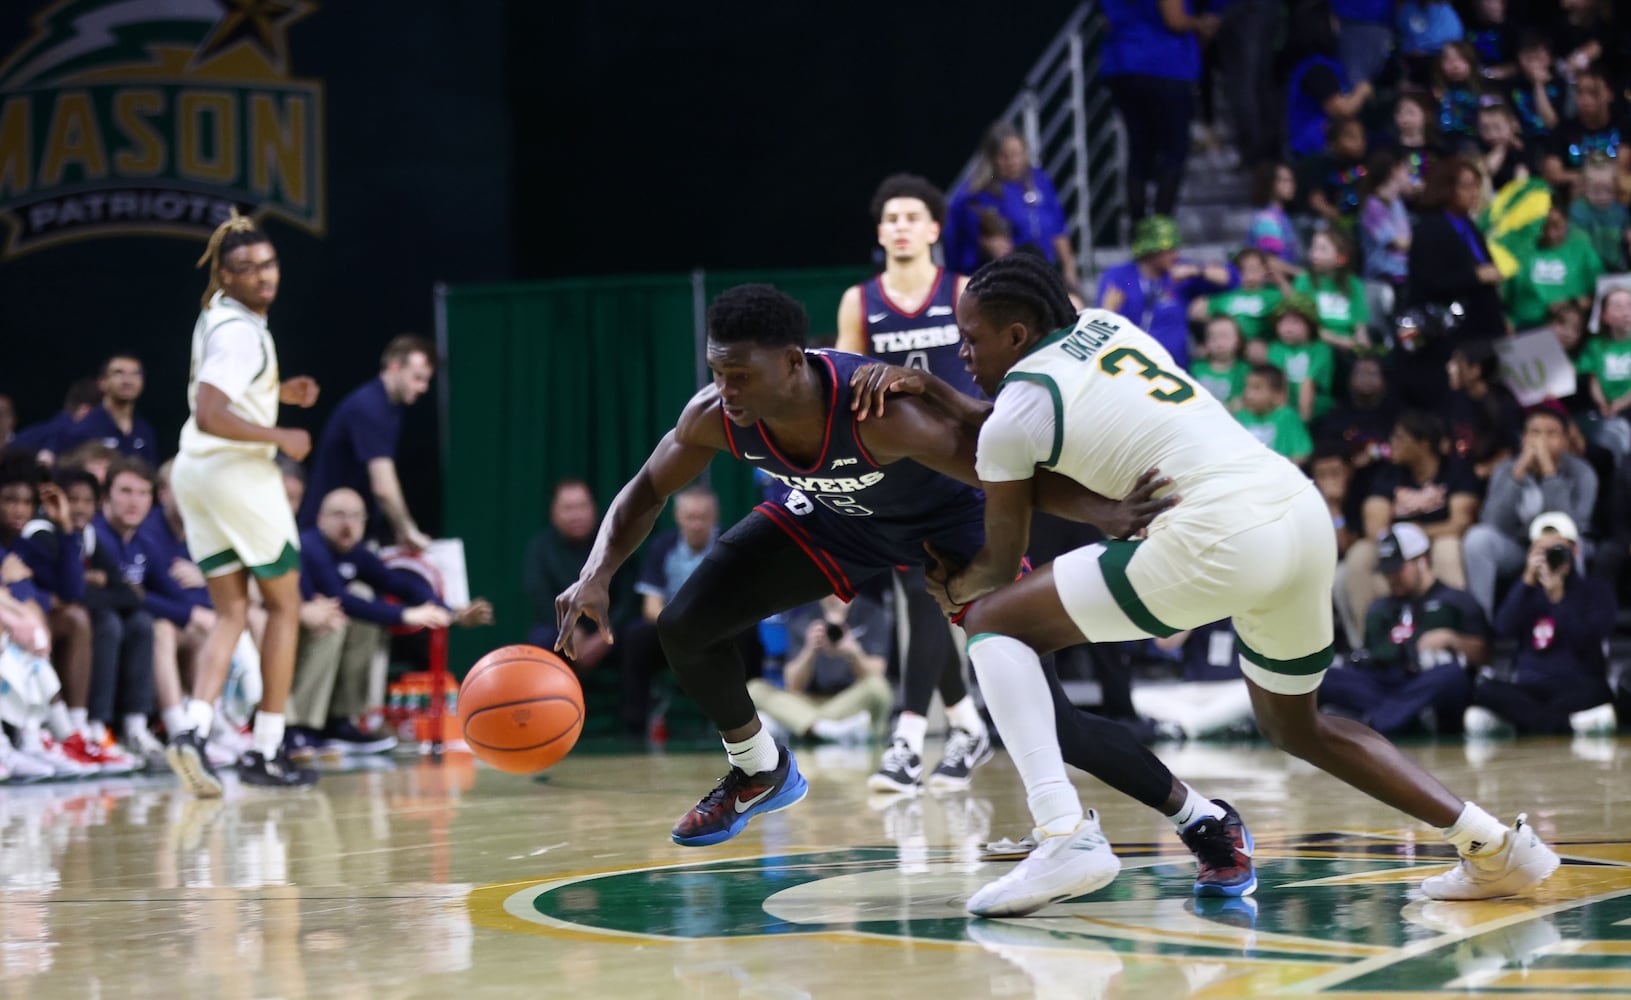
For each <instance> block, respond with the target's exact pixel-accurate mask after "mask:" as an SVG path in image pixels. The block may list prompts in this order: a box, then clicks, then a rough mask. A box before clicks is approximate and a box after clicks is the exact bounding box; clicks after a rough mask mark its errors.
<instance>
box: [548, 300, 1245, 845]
mask: <svg viewBox="0 0 1631 1000" xmlns="http://www.w3.org/2000/svg"><path fill="white" fill-rule="evenodd" d="M808 325H809V321H808V319H807V318H806V316H805V314H804V309H803V307H802V306H800V305H799V304H798V303H797V302H796V301H794V300H793V299H791V298H789V297H788V296H786V295H784V294H782V293H781V292H778V291H776V290H775V289H773V288H770V287H769V286H766V285H743V286H739V287H737V288H733V289H730V290H729V291H727V292H725V293H724V294H722V295H721V296H720V297H719V299H718V300H716V301H715V302H714V303H713V305H712V306H711V307H709V310H708V348H707V351H708V366H709V368H710V369H711V370H712V371H713V375H714V380H713V384H711V385H709V386H707V387H705V388H703V389H702V390H701V391H700V392H698V393H697V394H696V395H695V396H693V397H692V399H691V402H690V403H688V404H687V405H686V407H685V410H684V412H682V413H681V414H680V418H679V421H678V422H677V423H676V425H675V427H674V429H673V430H672V431H670V432H669V433H668V434H666V435H665V436H664V437H663V439H662V441H661V442H659V443H658V445H657V447H656V449H655V450H654V451H653V452H652V454H651V457H650V458H648V459H647V460H646V463H645V465H644V466H643V467H642V468H641V470H640V471H639V472H638V473H636V474H635V476H634V478H633V479H631V480H630V481H629V482H628V484H626V485H625V486H624V487H623V489H622V490H620V491H619V492H618V495H617V498H616V499H615V500H613V501H612V505H611V508H610V509H609V510H608V511H607V512H606V518H605V520H604V521H602V522H601V526H600V532H599V534H598V535H597V536H596V538H595V544H594V548H593V549H592V551H591V552H590V554H589V559H588V561H587V562H585V563H584V567H583V571H582V573H581V575H580V576H579V578H578V582H577V583H575V584H573V585H572V586H571V587H569V588H567V590H566V591H565V592H563V593H562V594H561V595H560V596H559V597H557V598H556V600H555V610H556V615H557V622H558V625H559V627H560V634H561V640H560V647H561V648H563V649H564V650H565V652H566V653H567V654H568V655H570V654H571V653H572V640H573V635H574V627H575V626H576V624H577V622H578V620H579V618H581V617H584V616H587V617H588V618H589V619H590V620H592V621H594V622H595V623H596V624H597V625H598V626H599V628H600V631H601V634H602V635H603V636H604V637H605V638H606V639H607V641H611V640H612V638H613V637H612V634H611V630H610V628H609V626H608V615H607V608H608V605H609V603H610V595H609V593H608V586H609V584H610V582H611V578H612V574H613V573H615V572H616V571H617V569H618V567H620V566H621V565H622V564H623V563H624V562H625V561H627V560H628V558H629V556H630V555H632V554H633V552H634V551H635V549H637V548H638V547H639V546H640V543H641V542H643V541H644V540H645V538H646V536H647V535H648V534H650V532H651V528H652V525H653V523H654V522H655V521H656V519H657V515H658V514H659V513H661V511H662V508H663V504H664V503H665V502H666V500H667V499H668V497H669V496H671V495H673V494H674V493H676V492H678V491H679V490H680V489H682V488H683V487H684V486H685V485H686V484H688V483H689V482H690V481H691V480H693V479H695V478H696V477H697V476H698V475H700V474H701V473H702V471H703V470H704V469H706V468H707V467H708V464H709V462H710V461H712V459H713V457H714V455H715V454H716V453H718V452H721V451H728V452H730V453H731V454H733V455H735V456H736V457H738V458H740V459H742V460H743V461H746V462H748V463H750V464H752V465H753V466H755V467H756V468H759V469H763V470H764V471H765V472H767V473H768V474H770V475H771V476H772V477H774V478H775V479H777V480H778V481H779V482H781V483H782V484H783V489H782V493H781V496H780V498H779V499H776V500H773V501H768V502H766V503H764V504H761V505H760V506H759V507H757V508H755V509H754V511H753V512H752V513H750V514H749V515H748V516H747V517H746V518H744V519H743V520H742V521H741V522H739V523H738V524H737V525H736V526H735V527H733V528H731V529H730V530H729V531H727V532H725V534H723V535H722V536H720V538H719V540H718V542H716V543H715V545H714V547H713V549H712V551H710V552H709V554H708V555H707V557H706V558H704V559H703V561H702V564H701V565H700V566H698V567H697V569H696V571H695V572H693V573H692V574H691V576H690V578H689V579H687V580H686V582H685V584H684V586H682V587H681V588H680V591H679V593H677V594H676V595H675V596H674V600H672V601H670V602H669V603H668V605H667V606H666V607H665V608H664V609H663V613H662V615H661V616H660V617H659V618H658V620H657V630H658V635H659V637H660V638H661V640H662V643H663V649H664V651H665V652H666V653H667V656H668V662H669V665H670V666H671V667H672V668H673V670H674V673H675V676H676V677H677V678H678V679H679V681H680V683H681V685H682V686H683V687H684V689H685V691H686V693H687V694H689V695H690V696H691V697H692V698H694V699H695V700H696V702H697V703H698V704H699V705H700V706H701V707H702V709H703V711H704V712H705V713H707V715H708V717H709V718H710V719H711V720H713V722H714V724H715V725H716V726H717V727H718V728H719V731H720V736H721V737H722V739H723V741H724V744H725V750H726V754H727V756H728V758H729V760H730V763H731V767H730V771H729V773H728V774H726V775H725V777H723V778H721V779H720V781H719V784H718V785H717V786H716V787H715V788H714V789H713V790H712V791H711V792H709V793H708V794H707V795H706V796H704V797H703V798H702V800H701V801H700V802H698V803H697V804H696V806H694V807H693V808H692V809H691V810H690V811H688V812H687V813H686V814H685V815H684V816H682V817H680V820H679V822H678V823H676V824H675V825H674V829H673V833H672V837H673V840H674V842H675V843H677V844H681V845H685V846H702V845H707V844H717V843H720V842H722V841H725V840H729V839H730V838H732V837H734V836H736V835H737V834H738V833H740V832H741V830H742V828H743V827H744V826H745V825H746V824H747V822H748V821H749V820H750V819H752V818H753V817H754V816H756V815H759V814H760V813H766V812H774V811H776V810H779V809H785V808H787V807H788V806H791V805H793V804H794V803H795V802H798V801H799V800H800V799H802V798H803V797H804V795H805V793H806V791H807V790H808V785H807V784H806V782H805V780H804V777H803V775H801V774H800V773H799V770H798V764H797V761H796V760H795V759H794V757H793V755H792V754H791V753H790V752H789V751H788V750H787V748H786V747H782V746H778V745H777V744H776V743H775V741H774V740H773V739H771V737H770V734H769V733H768V732H767V731H766V730H764V729H763V728H762V727H761V726H760V724H759V718H758V713H757V712H756V711H755V709H754V705H753V700H752V699H751V698H750V697H749V696H748V690H747V676H746V669H745V668H744V666H743V663H742V658H741V655H740V654H739V653H738V652H737V651H736V647H735V644H734V642H733V638H734V637H735V636H736V635H737V634H739V633H740V632H742V631H744V630H746V629H748V628H752V627H753V626H754V625H755V624H757V623H758V622H759V621H760V620H762V619H764V618H765V617H767V616H769V615H771V614H774V613H775V612H777V611H784V610H787V609H790V608H793V607H797V606H798V605H801V604H807V603H810V602H812V601H815V600H818V599H819V598H821V597H824V596H825V595H827V594H829V593H835V594H838V595H839V596H842V597H846V598H847V597H848V596H850V595H851V594H853V593H854V590H855V587H857V586H858V585H859V584H860V583H861V582H862V581H864V580H867V579H869V578H872V577H875V576H877V575H879V574H881V573H887V572H890V571H891V570H892V569H893V568H894V567H895V566H897V565H903V564H905V565H911V564H921V563H922V562H923V561H924V559H925V558H926V553H925V551H924V543H925V542H927V543H930V544H933V545H934V546H936V547H937V549H938V550H941V551H944V552H947V553H949V554H950V557H951V558H967V557H968V555H971V554H972V553H973V551H974V550H975V549H977V548H978V547H979V546H980V545H981V544H982V543H983V541H984V520H983V513H982V502H981V497H980V495H979V494H978V492H977V491H975V490H973V489H972V488H971V487H970V486H969V485H967V484H969V483H971V482H973V481H974V480H975V472H974V464H973V463H974V448H975V443H976V439H975V435H974V434H973V433H971V432H970V431H969V430H968V428H967V427H966V426H965V425H964V424H963V423H962V422H961V421H960V420H959V419H957V418H956V417H954V416H952V415H951V414H949V413H944V412H942V411H940V410H937V409H933V408H931V407H930V406H928V405H925V404H922V403H921V402H919V401H917V400H914V399H910V398H903V399H901V400H900V401H898V402H895V401H891V402H890V404H889V406H888V411H887V413H886V414H882V415H873V416H869V417H868V418H867V419H866V420H865V421H864V422H862V421H859V420H857V419H856V414H855V412H854V410H853V409H852V407H851V399H852V390H851V389H850V377H851V376H852V375H853V374H854V372H855V371H856V370H857V369H858V368H860V367H861V366H862V365H865V364H867V363H868V362H867V359H865V358H862V357H858V356H855V355H850V354H840V353H837V352H829V351H809V350H806V349H805V346H804V344H805V337H806V333H807V328H808ZM931 470H932V471H931ZM937 473H938V474H937ZM948 476H951V477H955V480H954V479H952V478H947V477H948ZM1036 483H1037V484H1036V495H1035V499H1036V503H1037V505H1038V506H1042V507H1046V508H1048V509H1050V510H1053V511H1055V512H1056V513H1060V514H1063V515H1065V516H1069V517H1072V518H1074V519H1077V520H1082V521H1087V522H1089V523H1092V524H1096V525H1098V526H1099V527H1100V528H1102V529H1103V530H1104V531H1105V532H1106V533H1108V534H1110V535H1112V536H1115V537H1124V536H1126V535H1128V534H1131V533H1133V532H1136V531H1137V530H1139V529H1141V528H1142V527H1143V526H1144V525H1146V524H1148V523H1149V522H1150V520H1152V519H1153V518H1154V517H1155V515H1156V514H1158V513H1159V512H1160V511H1162V510H1164V509H1166V508H1167V507H1168V506H1170V503H1171V501H1170V500H1168V499H1159V500H1157V499H1153V496H1154V494H1155V493H1156V492H1158V491H1159V490H1161V489H1162V488H1163V487H1164V486H1165V485H1166V483H1165V481H1164V480H1160V479H1158V478H1157V477H1156V475H1155V473H1154V470H1151V471H1150V472H1149V473H1146V474H1145V475H1144V476H1143V477H1141V479H1140V480H1139V483H1138V484H1137V486H1136V488H1135V489H1134V491H1133V492H1132V493H1131V494H1129V495H1128V496H1127V497H1126V498H1125V499H1123V500H1121V501H1112V500H1108V499H1106V498H1104V497H1101V496H1098V495H1097V494H1093V493H1090V492H1088V491H1086V490H1083V489H1081V488H1080V487H1079V486H1071V485H1067V484H1064V483H1061V482H1060V481H1058V480H1057V479H1056V478H1055V477H1053V476H1051V475H1047V474H1043V475H1039V476H1038V478H1037V481H1036ZM1051 687H1052V695H1051V696H1052V698H1053V700H1054V711H1055V722H1056V726H1057V730H1058V735H1059V743H1060V750H1061V754H1062V756H1063V757H1064V758H1065V760H1066V761H1068V762H1069V763H1071V764H1072V765H1073V766H1076V767H1079V768H1081V769H1083V770H1085V771H1087V772H1088V773H1090V774H1092V775H1094V776H1095V777H1097V778H1099V779H1100V780H1102V781H1104V782H1106V783H1107V784H1109V785H1111V786H1112V787H1113V788H1116V789H1117V790H1118V791H1121V792H1123V793H1125V794H1127V795H1129V796H1131V797H1133V798H1135V799H1138V800H1139V801H1140V802H1143V803H1145V804H1146V805H1149V806H1151V807H1153V808H1157V809H1160V810H1162V812H1163V813H1164V814H1165V815H1168V816H1172V815H1174V814H1177V813H1178V812H1179V811H1180V810H1181V809H1182V808H1184V806H1185V803H1187V802H1188V801H1189V800H1190V798H1191V797H1192V796H1193V795H1195V794H1197V793H1195V792H1194V791H1193V790H1192V789H1191V788H1190V787H1189V786H1188V785H1186V784H1184V783H1183V782H1182V781H1179V780H1177V779H1176V778H1174V777H1173V776H1172V773H1171V772H1170V771H1168V770H1167V768H1166V766H1165V765H1163V764H1162V763H1161V762H1160V761H1159V760H1157V759H1156V758H1155V756H1154V755H1153V754H1151V753H1150V752H1149V751H1148V750H1146V749H1145V748H1144V747H1143V746H1142V745H1141V744H1139V742H1138V741H1137V740H1136V739H1134V738H1133V736H1132V734H1131V733H1129V732H1127V730H1125V729H1124V728H1122V727H1121V726H1119V725H1117V724H1116V723H1114V722H1109V721H1106V720H1098V719H1094V717H1092V716H1089V715H1086V714H1085V713H1082V712H1079V711H1077V710H1076V708H1075V707H1074V706H1073V705H1071V704H1070V701H1069V699H1068V698H1066V697H1065V694H1064V691H1063V690H1062V689H1061V688H1060V687H1059V685H1058V682H1057V680H1055V681H1053V683H1052V685H1051ZM1217 846H1218V845H1209V844H1201V845H1199V846H1195V845H1192V849H1194V850H1196V851H1197V852H1200V851H1203V850H1209V849H1214V848H1215V847H1217Z"/></svg>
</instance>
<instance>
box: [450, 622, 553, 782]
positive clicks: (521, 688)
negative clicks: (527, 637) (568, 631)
mask: <svg viewBox="0 0 1631 1000" xmlns="http://www.w3.org/2000/svg"><path fill="white" fill-rule="evenodd" d="M459 728H460V730H461V731H463V733H464V741H465V743H467V744H469V745H470V750H471V752H472V753H474V754H475V755H476V756H477V757H478V758H480V759H481V760H483V761H485V762H486V763H488V764H491V765H492V766H494V767H496V768H498V769H499V770H500V771H508V772H510V773H511V774H532V773H534V772H536V771H542V770H544V769H545V768H547V767H550V766H552V765H554V764H555V763H556V762H557V761H559V760H560V759H561V758H562V757H565V756H566V755H567V752H568V751H570V750H571V749H572V747H573V746H574V745H575V744H576V743H577V742H578V734H579V733H580V732H582V731H583V688H582V686H581V685H579V684H578V678H577V675H576V674H574V673H573V672H572V668H571V667H570V666H568V665H567V663H566V661H565V660H563V659H561V658H560V657H559V656H556V655H555V654H554V653H551V652H549V651H548V650H545V649H539V648H538V647H537V646H504V647H501V648H499V649H495V650H493V651H492V652H491V653H488V654H487V655H486V656H484V657H482V658H481V659H480V660H478V661H476V665H475V666H474V667H471V668H470V673H468V674H466V675H465V678H464V683H463V684H462V685H461V686H460V687H459Z"/></svg>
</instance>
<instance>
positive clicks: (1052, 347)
mask: <svg viewBox="0 0 1631 1000" xmlns="http://www.w3.org/2000/svg"><path fill="white" fill-rule="evenodd" d="M1025 381H1028V382H1034V383H1037V384H1039V385H1040V386H1042V387H1043V388H1044V389H1046V390H1047V391H1048V393H1049V395H1050V396H1051V397H1052V399H1053V411H1054V429H1053V447H1052V453H1051V454H1050V455H1048V456H1047V458H1046V459H1045V460H1044V461H1042V462H1040V464H1041V465H1042V466H1043V467H1044V468H1048V469H1052V470H1054V471H1055V472H1058V473H1060V474H1061V475H1065V476H1068V477H1070V478H1071V479H1074V480H1075V481H1077V482H1078V483H1081V484H1082V485H1083V486H1086V487H1087V488H1088V489H1090V490H1093V491H1094V492H1096V493H1100V494H1102V495H1104V496H1107V497H1124V496H1126V495H1127V494H1128V493H1130V492H1131V491H1132V489H1133V485H1134V483H1135V482H1136V481H1137V480H1138V477H1139V476H1140V475H1142V474H1143V473H1144V472H1145V471H1146V470H1148V469H1151V468H1159V469H1160V470H1161V474H1162V475H1163V476H1166V477H1168V478H1170V479H1171V480H1172V482H1173V485H1172V489H1173V491H1175V492H1177V493H1178V494H1179V496H1180V498H1181V499H1180V501H1179V503H1178V505H1177V506H1176V507H1174V508H1173V509H1172V510H1170V511H1168V512H1167V513H1165V514H1163V515H1162V516H1161V517H1160V518H1159V519H1158V520H1157V521H1156V522H1155V524H1154V525H1153V526H1152V528H1151V530H1152V532H1153V531H1157V530H1162V529H1181V530H1185V531H1186V533H1188V534H1189V535H1190V536H1191V538H1192V539H1193V540H1194V541H1197V542H1201V543H1203V544H1204V543H1205V542H1206V541H1208V540H1215V539H1217V538H1221V537H1227V536H1228V535H1232V534H1234V533H1236V532H1238V531H1240V530H1242V529H1244V528H1247V527H1251V526H1252V525H1253V524H1255V523H1259V521H1260V520H1261V519H1266V518H1267V517H1269V516H1273V514H1274V512H1277V511H1278V509H1279V508H1280V507H1281V506H1282V505H1283V504H1284V503H1285V502H1287V501H1288V500H1290V499H1291V498H1292V497H1294V496H1296V495H1297V494H1298V493H1300V492H1301V491H1303V490H1305V489H1307V488H1309V486H1310V483H1309V480H1308V478H1307V477H1306V476H1304V475H1303V474H1302V472H1301V471H1299V470H1298V469H1297V467H1296V466H1295V465H1293V464H1292V463H1290V462H1289V461H1287V460H1286V459H1284V458H1282V457H1281V456H1279V455H1277V454H1275V453H1274V452H1272V451H1270V450H1269V449H1267V448H1265V447H1263V445H1262V444H1261V443H1260V442H1258V440H1257V439H1256V438H1254V437H1252V435H1251V434H1250V433H1248V432H1247V431H1246V429H1245V428H1243V427H1242V426H1241V425H1240V424H1239V423H1238V422H1237V421H1236V420H1235V418H1234V417H1233V416H1232V415H1231V414H1230V413H1229V411H1228V410H1226V409H1225V408H1224V406H1223V404H1222V403H1220V402H1218V400H1217V399H1216V398H1215V397H1214V396H1213V395H1212V394H1211V393H1209V392H1207V391H1206V390H1204V389H1202V388H1201V387H1199V386H1198V385H1196V384H1195V382H1194V381H1192V380H1191V379H1190V377H1189V376H1188V374H1186V373H1185V372H1184V371H1183V370H1182V369H1180V368H1179V367H1178V365H1177V363H1176V362H1174V361H1173V360H1172V356H1171V355H1170V354H1168V353H1167V351H1166V349H1165V348H1163V347H1162V346H1161V345H1160V344H1159V343H1158V342H1157V341H1156V340H1155V339H1154V338H1153V337H1151V336H1150V335H1149V334H1147V333H1145V332H1144V331H1143V330H1140V329H1139V328H1138V327H1137V326H1135V325H1133V323H1132V322H1131V321H1129V320H1127V319H1126V318H1124V317H1122V316H1119V315H1117V314H1115V313H1112V312H1108V311H1106V310H1103V309H1088V310H1086V311H1085V312H1083V313H1082V314H1081V317H1080V318H1079V319H1078V321H1077V323H1076V325H1075V326H1074V327H1071V328H1067V329H1064V330H1060V331H1059V332H1057V333H1055V334H1052V335H1051V336H1048V337H1046V338H1044V339H1043V340H1041V341H1039V342H1038V343H1037V344H1036V345H1035V346H1034V347H1033V348H1032V349H1031V350H1030V352H1029V353H1027V354H1026V355H1025V356H1024V357H1023V358H1021V359H1020V360H1019V362H1018V363H1017V364H1015V365H1014V367H1013V368H1012V369H1011V370H1010V371H1009V373H1008V375H1007V376H1006V377H1005V378H1004V379H1003V382H1002V388H1001V389H999V390H998V394H997V399H996V403H995V410H994V412H993V413H992V416H991V421H993V422H995V421H999V420H1000V419H1001V417H1002V412H1003V399H1004V396H1006V395H1011V394H1009V393H1006V392H1005V391H1004V390H1005V389H1007V388H1008V387H1009V386H1012V385H1014V384H1015V383H1018V382H1025ZM985 443H986V442H985V435H984V434H983V433H982V435H981V447H982V449H983V448H984V447H985ZM1225 499H1227V501H1228V502H1227V503H1221V504H1220V503H1219V502H1218V501H1220V500H1225Z"/></svg>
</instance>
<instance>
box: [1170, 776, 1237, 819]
mask: <svg viewBox="0 0 1631 1000" xmlns="http://www.w3.org/2000/svg"><path fill="white" fill-rule="evenodd" d="M1184 788H1185V790H1187V791H1188V792H1189V797H1188V798H1186V799H1184V804H1183V805H1181V806H1179V807H1178V811H1177V812H1175V813H1173V814H1172V815H1171V816H1168V817H1167V819H1169V820H1171V821H1172V825H1173V826H1175V827H1177V828H1178V829H1179V830H1187V829H1189V827H1190V824H1192V823H1195V822H1197V821H1199V820H1201V819H1203V818H1205V817H1207V816H1210V817H1212V818H1213V819H1222V818H1223V815H1224V813H1223V807H1222V806H1220V805H1218V804H1217V803H1216V802H1213V801H1212V800H1211V799H1209V798H1207V797H1206V796H1204V795H1202V794H1201V793H1200V792H1197V791H1195V789H1193V788H1190V787H1189V786H1188V785H1185V786H1184Z"/></svg>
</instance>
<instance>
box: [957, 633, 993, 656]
mask: <svg viewBox="0 0 1631 1000" xmlns="http://www.w3.org/2000/svg"><path fill="white" fill-rule="evenodd" d="M1000 638H1002V636H1001V635H999V634H998V633H996V632H981V633H980V634H978V635H971V636H969V637H968V641H967V642H965V643H963V650H964V651H965V652H966V651H968V650H970V649H973V648H974V644H975V643H976V642H983V641H985V640H986V639H1000Z"/></svg>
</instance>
